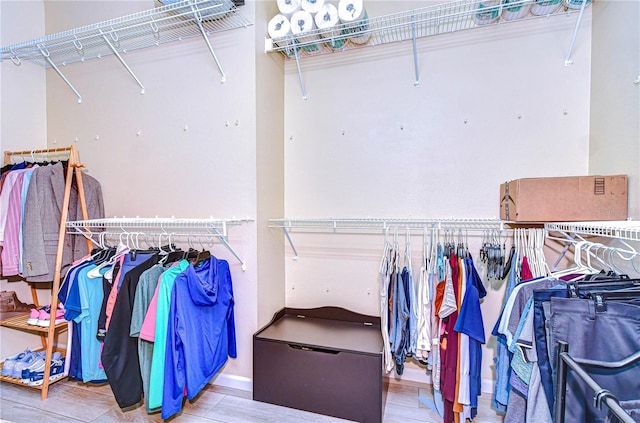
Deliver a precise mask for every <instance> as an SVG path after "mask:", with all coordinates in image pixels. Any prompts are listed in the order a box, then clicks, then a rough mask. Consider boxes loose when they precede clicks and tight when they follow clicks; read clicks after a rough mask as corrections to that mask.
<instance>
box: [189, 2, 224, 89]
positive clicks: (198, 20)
mask: <svg viewBox="0 0 640 423" xmlns="http://www.w3.org/2000/svg"><path fill="white" fill-rule="evenodd" d="M191 11H192V12H193V16H194V17H195V19H196V23H197V24H198V28H200V32H201V33H202V38H204V42H205V43H207V48H208V49H209V53H211V56H212V57H213V60H214V61H215V62H216V66H217V67H218V71H220V75H222V77H221V78H220V82H221V83H222V84H224V83H225V82H226V81H227V76H226V75H225V73H224V70H222V65H221V64H220V61H219V60H218V56H216V53H215V51H213V47H211V43H210V42H209V38H208V37H207V32H206V31H205V30H204V27H203V26H202V14H201V13H200V11H199V10H198V9H197V8H196V7H195V6H194V5H193V4H191Z"/></svg>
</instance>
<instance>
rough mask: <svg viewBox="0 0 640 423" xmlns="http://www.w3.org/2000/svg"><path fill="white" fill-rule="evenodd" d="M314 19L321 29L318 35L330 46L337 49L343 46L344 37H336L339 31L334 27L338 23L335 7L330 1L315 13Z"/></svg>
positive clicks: (339, 33)
mask: <svg viewBox="0 0 640 423" xmlns="http://www.w3.org/2000/svg"><path fill="white" fill-rule="evenodd" d="M314 20H315V22H316V26H317V27H318V29H320V30H322V31H320V36H321V37H322V38H324V39H325V40H326V42H327V44H328V45H329V46H330V47H331V48H333V49H338V48H342V46H344V43H345V40H344V39H342V38H341V39H336V37H339V36H340V35H341V31H340V30H339V29H337V28H336V25H338V23H340V18H339V17H338V8H337V7H335V6H334V5H332V4H330V3H325V4H324V5H323V6H322V7H321V8H320V10H319V11H318V13H316V15H315V17H314Z"/></svg>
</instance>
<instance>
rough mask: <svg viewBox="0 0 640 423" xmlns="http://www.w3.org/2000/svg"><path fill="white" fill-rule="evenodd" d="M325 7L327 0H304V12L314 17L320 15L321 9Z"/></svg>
mask: <svg viewBox="0 0 640 423" xmlns="http://www.w3.org/2000/svg"><path fill="white" fill-rule="evenodd" d="M324 5H325V0H302V10H305V11H307V12H309V13H311V14H312V15H315V14H316V13H318V11H319V10H320V8H321V7H322V6H324Z"/></svg>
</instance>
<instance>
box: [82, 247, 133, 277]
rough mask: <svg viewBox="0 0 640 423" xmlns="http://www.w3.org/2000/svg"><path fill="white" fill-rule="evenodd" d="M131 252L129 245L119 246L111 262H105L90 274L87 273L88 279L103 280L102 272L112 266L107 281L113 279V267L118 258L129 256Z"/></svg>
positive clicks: (106, 274)
mask: <svg viewBox="0 0 640 423" xmlns="http://www.w3.org/2000/svg"><path fill="white" fill-rule="evenodd" d="M129 251H130V249H129V246H128V245H125V244H123V243H120V244H118V246H117V247H116V250H115V253H114V255H113V257H111V258H110V259H109V260H105V261H104V262H103V263H101V264H99V265H97V266H96V267H94V268H93V269H91V270H89V272H88V273H87V277H89V278H92V279H96V278H101V277H102V274H101V273H100V270H101V269H103V268H105V267H107V266H112V267H111V269H109V270H107V273H105V277H106V278H107V279H111V277H110V276H112V274H113V265H114V264H115V262H116V260H118V258H120V257H121V256H123V255H125V254H127V253H128V252H129ZM109 272H112V273H109Z"/></svg>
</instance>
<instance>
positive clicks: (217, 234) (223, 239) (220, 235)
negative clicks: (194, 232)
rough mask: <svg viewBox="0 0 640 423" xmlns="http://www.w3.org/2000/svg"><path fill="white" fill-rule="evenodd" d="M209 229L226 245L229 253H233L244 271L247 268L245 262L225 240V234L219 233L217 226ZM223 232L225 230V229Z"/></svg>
mask: <svg viewBox="0 0 640 423" xmlns="http://www.w3.org/2000/svg"><path fill="white" fill-rule="evenodd" d="M211 229H212V230H213V232H214V233H215V235H216V236H217V237H218V239H219V240H220V242H222V243H223V244H224V246H225V247H227V250H229V251H230V252H231V254H233V256H234V257H235V258H236V259H237V260H238V261H239V262H240V267H241V268H242V271H243V272H244V271H245V270H247V265H246V264H245V262H244V260H242V259H241V258H240V256H239V255H238V253H237V252H236V251H235V250H234V249H233V247H231V244H229V242H228V241H227V239H226V238H225V236H224V235H223V234H222V233H220V231H219V230H218V228H216V227H213V228H211ZM225 232H226V230H225Z"/></svg>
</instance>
